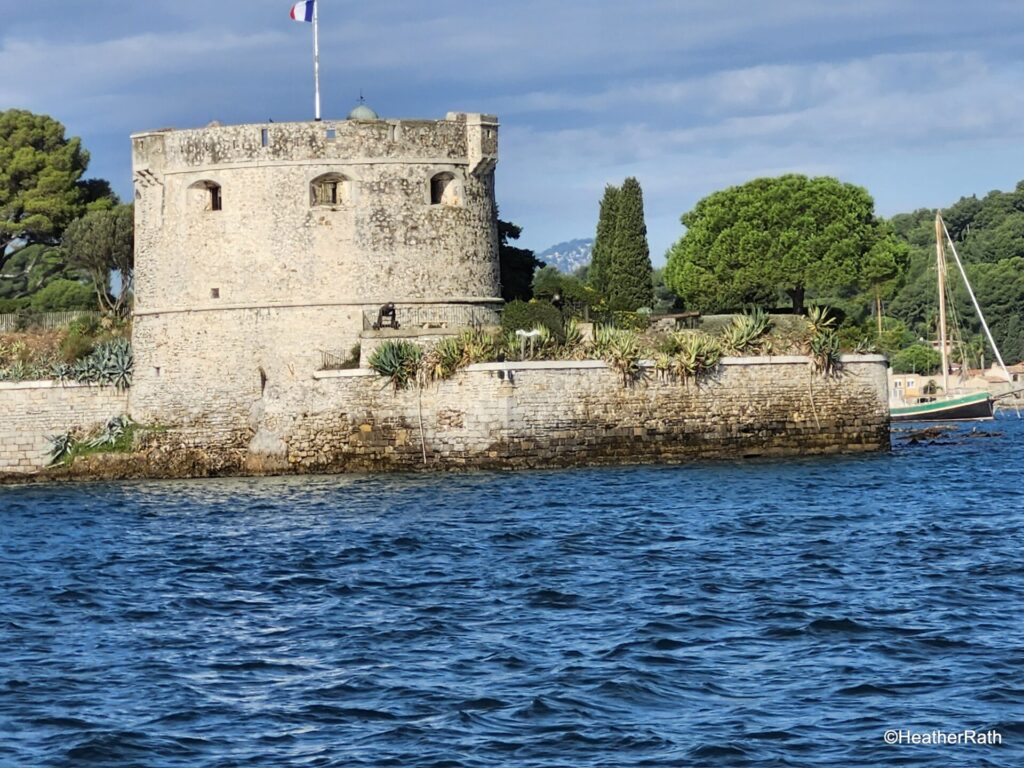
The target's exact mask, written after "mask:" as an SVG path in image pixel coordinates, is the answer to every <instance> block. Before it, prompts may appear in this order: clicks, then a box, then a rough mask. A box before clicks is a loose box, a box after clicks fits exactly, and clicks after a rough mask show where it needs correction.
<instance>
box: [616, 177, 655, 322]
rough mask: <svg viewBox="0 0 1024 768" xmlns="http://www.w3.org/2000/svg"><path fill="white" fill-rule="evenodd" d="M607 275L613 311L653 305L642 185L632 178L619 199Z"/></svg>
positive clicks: (617, 200) (633, 309)
mask: <svg viewBox="0 0 1024 768" xmlns="http://www.w3.org/2000/svg"><path fill="white" fill-rule="evenodd" d="M608 273H609V287H608V303H609V304H610V305H611V307H612V309H617V310H626V311H629V312H635V311H636V310H638V309H640V308H641V307H651V306H652V305H653V304H654V285H653V283H652V281H651V273H652V269H651V252H650V248H649V247H648V245H647V223H646V221H645V220H644V195H643V190H641V188H640V182H639V181H637V180H636V179H635V178H634V177H632V176H630V177H629V178H628V179H626V180H625V181H624V182H623V183H622V187H621V188H620V189H619V192H618V195H617V196H616V202H615V238H614V240H613V241H612V259H611V264H610V265H609V268H608Z"/></svg>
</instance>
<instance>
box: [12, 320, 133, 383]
mask: <svg viewBox="0 0 1024 768" xmlns="http://www.w3.org/2000/svg"><path fill="white" fill-rule="evenodd" d="M130 338H131V324H130V323H129V322H128V321H124V320H116V319H114V318H109V317H108V318H102V319H96V318H94V317H86V318H82V319H79V320H75V321H74V322H72V323H71V324H70V325H69V326H67V327H66V328H63V329H57V330H49V331H47V330H39V329H31V328H30V329H26V330H24V331H19V332H14V333H6V334H0V381H38V380H44V379H56V380H60V381H75V382H80V383H84V384H109V385H113V386H116V387H118V388H120V389H126V388H128V387H130V386H131V381H132V372H133V368H134V356H133V354H132V349H131V342H130Z"/></svg>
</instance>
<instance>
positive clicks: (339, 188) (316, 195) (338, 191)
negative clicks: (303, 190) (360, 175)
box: [310, 173, 352, 206]
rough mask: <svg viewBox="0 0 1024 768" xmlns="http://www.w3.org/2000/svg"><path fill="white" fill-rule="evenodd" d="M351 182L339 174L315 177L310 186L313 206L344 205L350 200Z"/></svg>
mask: <svg viewBox="0 0 1024 768" xmlns="http://www.w3.org/2000/svg"><path fill="white" fill-rule="evenodd" d="M351 196H352V182H351V180H350V179H348V178H346V177H345V176H342V175H341V174H340V173H328V174H324V175H323V176H317V177H316V178H315V179H313V183H312V184H311V185H310V201H311V202H312V204H313V205H326V206H332V205H345V204H347V203H348V202H349V201H350V200H351Z"/></svg>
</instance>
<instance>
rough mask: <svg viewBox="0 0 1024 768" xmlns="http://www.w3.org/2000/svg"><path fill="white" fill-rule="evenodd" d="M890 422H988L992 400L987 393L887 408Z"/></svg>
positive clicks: (990, 416) (991, 411)
mask: <svg viewBox="0 0 1024 768" xmlns="http://www.w3.org/2000/svg"><path fill="white" fill-rule="evenodd" d="M889 418H890V420H891V421H894V422H895V421H988V420H990V419H992V418H993V400H992V397H991V395H989V393H988V392H977V393H974V394H970V395H961V396H959V397H950V398H945V399H942V400H935V401H933V402H930V403H918V404H917V405H901V406H899V407H890V408H889Z"/></svg>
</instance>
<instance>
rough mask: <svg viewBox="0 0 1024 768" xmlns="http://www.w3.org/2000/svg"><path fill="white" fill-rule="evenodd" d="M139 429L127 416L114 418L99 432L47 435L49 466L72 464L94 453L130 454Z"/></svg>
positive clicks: (97, 430)
mask: <svg viewBox="0 0 1024 768" xmlns="http://www.w3.org/2000/svg"><path fill="white" fill-rule="evenodd" d="M138 428H139V425H138V424H136V423H135V422H134V421H132V420H131V419H130V418H128V417H127V416H114V417H113V418H111V419H109V420H108V421H107V422H106V424H104V425H103V426H102V427H100V428H99V429H96V430H93V431H92V432H88V433H83V432H80V431H71V432H62V433H60V434H57V435H50V436H49V437H48V438H47V440H48V441H49V443H50V466H54V465H57V464H73V463H74V461H75V459H78V458H82V457H84V456H90V455H92V454H96V453H130V452H131V451H132V450H133V448H134V446H135V434H136V431H137V430H138Z"/></svg>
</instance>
